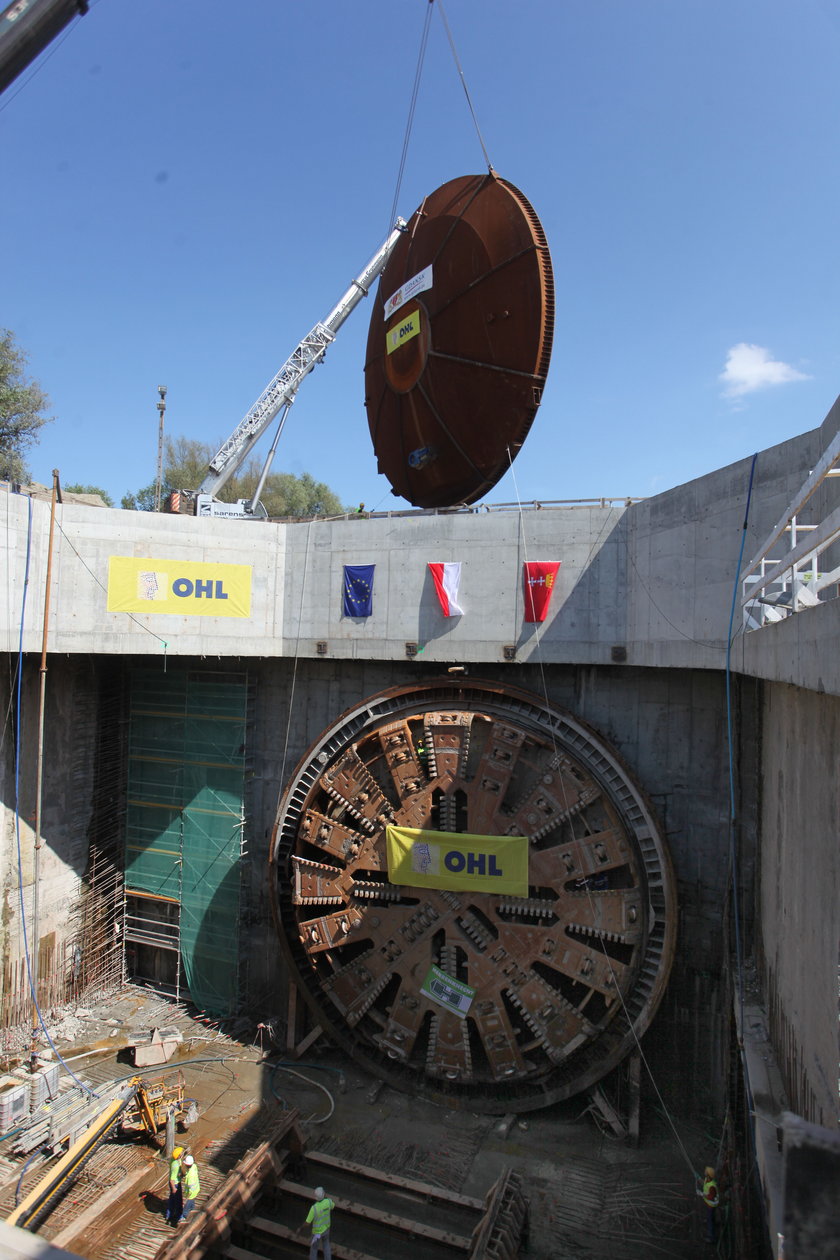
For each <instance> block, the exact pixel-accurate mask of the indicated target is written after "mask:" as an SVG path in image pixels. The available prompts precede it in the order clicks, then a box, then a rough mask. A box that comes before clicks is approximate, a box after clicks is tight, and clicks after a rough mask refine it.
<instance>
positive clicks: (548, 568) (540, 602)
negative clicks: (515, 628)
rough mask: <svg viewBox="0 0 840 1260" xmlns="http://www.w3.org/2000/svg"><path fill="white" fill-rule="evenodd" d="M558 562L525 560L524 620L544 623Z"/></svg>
mask: <svg viewBox="0 0 840 1260" xmlns="http://www.w3.org/2000/svg"><path fill="white" fill-rule="evenodd" d="M559 568H560V561H559V560H526V561H525V564H524V566H523V579H524V583H525V620H526V621H545V619H546V617H547V616H548V605H549V603H550V602H551V593H552V591H553V590H554V583H555V581H556V579H557V570H558V569H559Z"/></svg>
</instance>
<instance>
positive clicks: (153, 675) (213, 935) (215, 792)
mask: <svg viewBox="0 0 840 1260" xmlns="http://www.w3.org/2000/svg"><path fill="white" fill-rule="evenodd" d="M247 718H248V683H247V675H246V674H245V673H213V672H211V671H206V670H172V669H169V670H168V671H167V672H166V673H165V674H161V673H160V671H151V670H145V669H137V670H134V671H133V672H132V675H131V698H130V704H129V729H128V754H127V756H128V765H127V772H128V773H127V800H126V826H125V919H124V933H125V942H126V948H127V952H128V953H129V965H130V969H131V971H132V973H133V975H134V976H135V977H136V978H142V979H144V980H146V982H147V983H149V984H150V985H151V986H152V987H153V988H156V989H158V990H159V991H160V992H164V993H171V994H173V995H174V996H175V998H176V1000H181V998H182V996H185V995H187V996H189V997H190V999H191V1000H192V1002H193V1003H194V1004H195V1005H196V1006H198V1007H199V1008H200V1009H201V1010H204V1011H206V1012H207V1013H208V1014H210V1015H214V1016H226V1015H230V1014H232V1013H233V1012H234V1011H235V1009H236V1005H237V998H238V991H239V986H238V979H239V976H238V960H239V952H240V951H239V918H240V871H241V857H242V851H243V845H244V830H245V798H244V782H245V771H246V753H245V749H246V728H247Z"/></svg>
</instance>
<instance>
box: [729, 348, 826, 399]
mask: <svg viewBox="0 0 840 1260" xmlns="http://www.w3.org/2000/svg"><path fill="white" fill-rule="evenodd" d="M718 379H719V380H721V381H723V383H724V385H725V389H724V391H723V392H724V395H725V396H726V397H727V398H740V397H742V395H744V394H752V393H754V392H755V391H756V390H757V389H769V388H770V387H771V386H774V385H786V384H787V383H788V381H807V380H810V377H808V376H806V375H805V374H804V373H803V372H799V371H797V369H796V368H795V367H791V366H790V364H789V363H782V362H781V361H780V360H779V359H773V358H771V356H770V351H769V350H766V349H765V348H764V346H751V345H749V343H748V342H746V341H739V342H738V344H737V346H733V347H732V349H731V350H730V351H729V353H728V354H727V356H726V367H725V368H724V369H723V371H722V372H721V374H720V377H719V378H718Z"/></svg>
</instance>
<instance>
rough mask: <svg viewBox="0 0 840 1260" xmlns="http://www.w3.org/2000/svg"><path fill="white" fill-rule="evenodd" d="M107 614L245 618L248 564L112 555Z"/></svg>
mask: <svg viewBox="0 0 840 1260" xmlns="http://www.w3.org/2000/svg"><path fill="white" fill-rule="evenodd" d="M108 612H134V613H169V614H171V613H175V614H177V615H178V616H181V617H250V615H251V565H250V564H201V563H198V562H191V561H188V560H187V561H185V560H150V559H139V560H138V559H136V558H135V557H134V556H111V557H110V558H109V560H108Z"/></svg>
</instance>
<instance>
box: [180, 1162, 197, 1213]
mask: <svg viewBox="0 0 840 1260" xmlns="http://www.w3.org/2000/svg"><path fill="white" fill-rule="evenodd" d="M181 1184H182V1186H183V1191H184V1209H183V1211H182V1213H181V1216H180V1218H179V1224H180V1222H181V1221H185V1220H186V1219H187V1217H188V1216H189V1214H190V1212H191V1211H192V1209H193V1208H194V1207H195V1201H196V1199H197V1198H198V1192H199V1190H200V1189H201V1186H200V1185H199V1182H198V1168H197V1167H196V1163H195V1160H194V1159H193V1157H192V1155H185V1156H184V1158H183V1159H182V1160H181Z"/></svg>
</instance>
